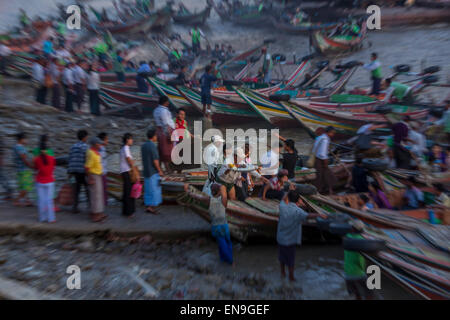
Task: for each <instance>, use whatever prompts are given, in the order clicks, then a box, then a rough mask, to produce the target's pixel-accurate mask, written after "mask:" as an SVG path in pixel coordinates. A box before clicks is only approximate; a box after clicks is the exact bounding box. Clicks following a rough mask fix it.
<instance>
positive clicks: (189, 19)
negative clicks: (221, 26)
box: [173, 5, 211, 26]
mask: <svg viewBox="0 0 450 320" xmlns="http://www.w3.org/2000/svg"><path fill="white" fill-rule="evenodd" d="M210 14H211V6H210V5H207V6H206V8H205V9H203V10H202V11H200V12H197V13H192V12H189V11H187V12H178V13H177V14H175V15H174V16H173V21H175V22H176V23H179V24H187V25H195V26H201V25H204V24H205V22H206V20H207V19H208V18H209V16H210Z"/></svg>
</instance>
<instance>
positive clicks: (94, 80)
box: [87, 64, 100, 116]
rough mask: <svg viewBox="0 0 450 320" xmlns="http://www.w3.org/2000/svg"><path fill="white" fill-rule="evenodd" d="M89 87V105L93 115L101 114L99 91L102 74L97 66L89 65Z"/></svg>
mask: <svg viewBox="0 0 450 320" xmlns="http://www.w3.org/2000/svg"><path fill="white" fill-rule="evenodd" d="M87 89H88V91H89V106H90V109H91V113H92V114H93V115H96V116H99V115H100V104H99V99H98V92H99V90H100V76H99V74H98V72H97V66H96V65H94V64H91V65H89V70H88V78H87Z"/></svg>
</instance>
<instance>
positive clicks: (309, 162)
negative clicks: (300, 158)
mask: <svg viewBox="0 0 450 320" xmlns="http://www.w3.org/2000/svg"><path fill="white" fill-rule="evenodd" d="M314 146H315V143H314V144H313V146H312V148H311V151H310V152H309V157H308V160H307V161H306V162H305V165H306V167H307V168H314V164H315V162H316V153H315V152H314Z"/></svg>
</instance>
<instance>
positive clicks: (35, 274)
mask: <svg viewBox="0 0 450 320" xmlns="http://www.w3.org/2000/svg"><path fill="white" fill-rule="evenodd" d="M45 275H46V273H45V272H44V271H41V270H37V269H34V267H27V268H23V269H20V270H19V271H17V272H16V274H15V278H16V279H17V280H20V281H31V280H36V279H40V278H43V277H44V276H45Z"/></svg>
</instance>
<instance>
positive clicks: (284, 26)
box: [271, 17, 338, 34]
mask: <svg viewBox="0 0 450 320" xmlns="http://www.w3.org/2000/svg"><path fill="white" fill-rule="evenodd" d="M271 21H272V25H273V26H274V28H275V29H277V30H280V31H283V32H286V33H291V34H308V33H310V32H313V31H319V30H329V29H332V28H334V27H336V26H337V25H338V23H337V22H327V23H320V22H316V23H314V22H305V23H301V24H299V25H293V24H291V23H287V22H283V21H281V20H280V19H277V18H276V17H271Z"/></svg>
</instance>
